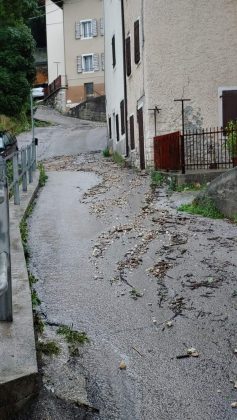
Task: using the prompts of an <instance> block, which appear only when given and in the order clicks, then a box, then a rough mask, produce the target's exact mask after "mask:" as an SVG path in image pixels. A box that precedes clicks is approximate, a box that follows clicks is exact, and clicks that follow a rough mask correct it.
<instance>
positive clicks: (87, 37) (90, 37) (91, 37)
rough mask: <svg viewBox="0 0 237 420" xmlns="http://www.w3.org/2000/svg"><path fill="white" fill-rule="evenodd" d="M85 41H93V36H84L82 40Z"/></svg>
mask: <svg viewBox="0 0 237 420" xmlns="http://www.w3.org/2000/svg"><path fill="white" fill-rule="evenodd" d="M85 39H93V36H85V37H84V36H82V37H81V40H82V41H84V40H85Z"/></svg>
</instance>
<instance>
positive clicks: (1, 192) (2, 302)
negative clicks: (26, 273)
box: [0, 157, 12, 321]
mask: <svg viewBox="0 0 237 420" xmlns="http://www.w3.org/2000/svg"><path fill="white" fill-rule="evenodd" d="M0 321H12V282H11V257H10V235H9V201H8V188H7V178H6V162H5V161H4V159H3V158H2V157H0Z"/></svg>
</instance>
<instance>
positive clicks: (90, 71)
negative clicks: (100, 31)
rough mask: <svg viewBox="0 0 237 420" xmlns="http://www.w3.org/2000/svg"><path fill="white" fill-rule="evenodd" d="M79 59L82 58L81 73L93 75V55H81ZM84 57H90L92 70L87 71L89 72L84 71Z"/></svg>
mask: <svg viewBox="0 0 237 420" xmlns="http://www.w3.org/2000/svg"><path fill="white" fill-rule="evenodd" d="M81 57H82V73H94V71H95V70H94V68H93V67H94V65H93V54H92V53H91V54H82V55H81ZM85 57H92V70H89V71H86V70H85V66H84V63H85V62H84V58H85Z"/></svg>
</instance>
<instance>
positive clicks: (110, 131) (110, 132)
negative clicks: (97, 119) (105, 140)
mask: <svg viewBox="0 0 237 420" xmlns="http://www.w3.org/2000/svg"><path fill="white" fill-rule="evenodd" d="M109 138H110V139H111V138H112V129H111V117H109Z"/></svg>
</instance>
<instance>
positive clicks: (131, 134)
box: [129, 115, 135, 150]
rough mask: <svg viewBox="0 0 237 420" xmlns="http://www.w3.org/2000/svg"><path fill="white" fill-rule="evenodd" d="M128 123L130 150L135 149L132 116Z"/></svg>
mask: <svg viewBox="0 0 237 420" xmlns="http://www.w3.org/2000/svg"><path fill="white" fill-rule="evenodd" d="M129 122H130V146H131V150H133V149H135V138H134V115H131V117H130V118H129Z"/></svg>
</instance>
